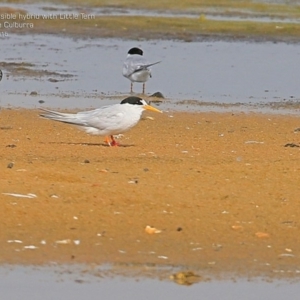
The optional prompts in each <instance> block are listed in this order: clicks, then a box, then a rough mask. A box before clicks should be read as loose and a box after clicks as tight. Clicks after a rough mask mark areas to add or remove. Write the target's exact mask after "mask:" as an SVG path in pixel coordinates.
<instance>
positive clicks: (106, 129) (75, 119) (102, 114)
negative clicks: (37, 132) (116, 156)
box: [40, 96, 162, 146]
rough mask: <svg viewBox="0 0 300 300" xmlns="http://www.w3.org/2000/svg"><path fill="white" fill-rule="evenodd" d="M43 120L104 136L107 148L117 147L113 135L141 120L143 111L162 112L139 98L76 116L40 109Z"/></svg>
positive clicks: (129, 98) (127, 99)
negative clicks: (73, 126)
mask: <svg viewBox="0 0 300 300" xmlns="http://www.w3.org/2000/svg"><path fill="white" fill-rule="evenodd" d="M41 110H42V111H43V113H42V114H41V115H40V116H41V117H43V118H46V119H50V120H54V121H59V122H63V123H68V124H71V125H76V126H78V127H79V128H80V129H82V130H84V131H85V132H86V133H88V134H92V135H102V136H105V141H106V143H107V144H108V145H109V146H118V143H117V142H116V140H115V138H114V135H118V134H121V133H124V132H126V131H128V130H129V129H131V128H132V127H134V126H135V125H136V124H137V123H138V122H139V120H140V119H141V116H142V112H143V111H144V110H150V111H154V112H160V113H161V112H162V111H160V110H158V109H157V108H155V107H153V106H151V105H149V104H148V103H147V102H146V101H145V100H144V99H142V98H140V97H135V96H132V97H127V98H125V99H124V100H122V101H121V103H119V104H113V105H109V106H103V107H100V108H97V109H94V110H90V111H80V112H78V113H76V114H71V113H61V112H57V111H53V110H48V109H44V108H41Z"/></svg>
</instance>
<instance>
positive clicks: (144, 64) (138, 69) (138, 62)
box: [123, 47, 160, 94]
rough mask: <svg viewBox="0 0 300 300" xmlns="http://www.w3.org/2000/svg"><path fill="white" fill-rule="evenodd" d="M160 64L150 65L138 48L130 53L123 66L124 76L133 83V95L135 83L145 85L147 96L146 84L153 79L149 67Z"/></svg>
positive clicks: (132, 49)
mask: <svg viewBox="0 0 300 300" xmlns="http://www.w3.org/2000/svg"><path fill="white" fill-rule="evenodd" d="M158 63H160V61H157V62H155V63H149V62H148V61H147V60H146V59H145V58H144V57H143V50H142V49H140V48H137V47H134V48H131V49H130V50H129V51H128V54H127V58H126V60H125V61H124V64H123V76H124V77H126V78H128V79H129V80H130V81H131V85H130V92H131V93H132V88H133V82H142V83H143V94H145V82H146V81H147V80H148V79H149V78H150V77H152V76H151V69H149V67H151V66H153V65H156V64H158Z"/></svg>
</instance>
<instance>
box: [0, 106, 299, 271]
mask: <svg viewBox="0 0 300 300" xmlns="http://www.w3.org/2000/svg"><path fill="white" fill-rule="evenodd" d="M299 126H300V121H299V118H298V117H296V116H289V115H275V114H274V115H273V114H259V113H255V114H254V113H245V112H235V113H184V112H164V113H163V114H156V113H149V112H147V113H144V114H143V119H142V120H141V121H140V123H139V124H138V125H137V126H136V127H135V128H134V129H132V130H131V131H129V132H127V133H125V134H124V136H123V137H121V138H120V140H119V141H120V143H121V144H122V146H120V147H108V146H106V145H105V143H104V142H103V138H102V137H97V136H89V135H87V134H85V133H83V132H81V131H79V130H78V129H77V128H75V127H72V126H69V125H66V124H60V123H58V122H53V121H49V120H45V119H42V118H39V111H37V110H29V109H28V110H26V109H2V110H1V119H0V137H1V141H2V142H1V145H2V146H1V150H0V163H1V170H2V171H1V177H0V186H1V194H0V199H1V203H2V209H1V210H0V227H1V231H0V241H1V249H2V250H1V256H0V262H1V263H13V264H48V263H50V262H53V261H55V262H58V263H67V264H68V263H87V264H93V263H94V264H102V263H112V264H133V265H135V264H136V265H147V264H150V265H169V266H172V265H176V266H183V267H184V268H185V269H189V270H193V271H195V272H198V273H201V274H208V273H214V274H221V273H223V272H233V273H236V274H238V276H240V275H244V276H251V275H262V276H267V277H272V276H283V277H287V276H297V274H298V271H299V268H300V256H299V252H300V243H299V220H298V219H299V213H300V206H299V204H298V200H299V195H300V188H299V182H300V175H299V174H300V173H299V163H298V162H299V150H300V147H299V139H300V138H299V134H300V133H299V130H298V128H299ZM11 194H20V195H23V196H24V195H25V196H27V197H28V198H24V197H20V195H11ZM28 194H29V195H28ZM31 194H32V195H31ZM146 226H151V230H149V231H148V232H147V231H145V228H146ZM152 227H154V228H152Z"/></svg>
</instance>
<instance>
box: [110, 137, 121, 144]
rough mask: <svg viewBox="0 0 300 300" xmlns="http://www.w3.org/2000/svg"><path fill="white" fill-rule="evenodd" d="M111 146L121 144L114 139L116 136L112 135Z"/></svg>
mask: <svg viewBox="0 0 300 300" xmlns="http://www.w3.org/2000/svg"><path fill="white" fill-rule="evenodd" d="M110 138H111V146H119V145H120V144H119V143H118V142H117V141H116V140H115V139H114V136H113V135H111V136H110Z"/></svg>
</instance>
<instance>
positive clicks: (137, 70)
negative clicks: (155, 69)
mask: <svg viewBox="0 0 300 300" xmlns="http://www.w3.org/2000/svg"><path fill="white" fill-rule="evenodd" d="M160 62H161V61H157V62H155V63H152V64H146V65H140V66H139V67H138V68H136V69H135V70H134V71H133V72H132V73H131V74H130V75H132V74H133V73H136V72H139V71H141V70H146V69H148V68H149V67H151V66H154V65H156V64H159V63H160Z"/></svg>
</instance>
